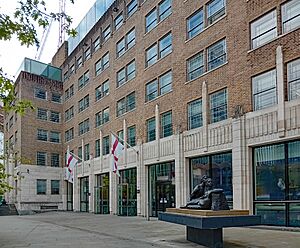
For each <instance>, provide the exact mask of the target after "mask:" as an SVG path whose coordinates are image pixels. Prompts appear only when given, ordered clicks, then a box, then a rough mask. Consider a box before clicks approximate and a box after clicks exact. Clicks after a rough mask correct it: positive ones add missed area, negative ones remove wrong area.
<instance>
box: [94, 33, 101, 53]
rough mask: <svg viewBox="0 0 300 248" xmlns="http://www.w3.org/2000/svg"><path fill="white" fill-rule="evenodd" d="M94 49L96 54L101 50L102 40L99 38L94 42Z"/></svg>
mask: <svg viewBox="0 0 300 248" xmlns="http://www.w3.org/2000/svg"><path fill="white" fill-rule="evenodd" d="M93 48H94V52H96V51H97V50H99V48H100V38H99V37H98V38H97V39H96V40H95V41H94V43H93Z"/></svg>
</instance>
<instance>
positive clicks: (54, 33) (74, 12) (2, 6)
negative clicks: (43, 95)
mask: <svg viewBox="0 0 300 248" xmlns="http://www.w3.org/2000/svg"><path fill="white" fill-rule="evenodd" d="M18 1H20V0H0V13H5V14H7V15H13V12H14V11H15V8H16V7H17V6H18ZM45 2H46V6H47V8H48V10H49V11H53V12H58V10H59V0H45ZM95 2H96V0H75V3H74V4H71V3H70V0H66V13H67V14H68V15H70V16H71V17H72V18H73V23H72V28H75V27H77V25H78V24H79V23H80V21H81V20H82V18H83V17H84V16H85V14H86V13H87V12H88V10H89V9H90V8H91V7H92V6H93V4H94V3H95ZM78 10H80V11H78ZM42 34H43V30H40V31H39V39H41V38H42ZM58 37H59V26H58V23H55V24H53V25H52V26H51V29H50V32H49V35H48V38H47V41H46V42H45V47H44V49H43V53H42V54H41V58H40V61H42V62H44V63H49V62H51V59H52V57H53V55H54V54H55V52H56V51H57V48H58ZM67 38H68V37H67V35H66V39H67ZM36 54H37V48H36V47H35V46H33V47H30V48H27V47H26V46H21V45H20V43H19V42H18V40H17V39H16V38H15V37H14V38H13V39H12V40H10V41H0V68H1V67H2V69H3V71H4V72H5V73H7V76H8V77H9V78H11V79H14V78H13V77H14V76H15V74H16V72H17V71H18V69H19V67H20V65H21V63H22V61H23V59H24V58H25V57H28V58H31V59H34V58H35V56H36Z"/></svg>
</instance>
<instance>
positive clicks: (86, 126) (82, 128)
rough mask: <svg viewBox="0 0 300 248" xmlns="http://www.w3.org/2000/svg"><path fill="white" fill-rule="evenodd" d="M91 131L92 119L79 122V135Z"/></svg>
mask: <svg viewBox="0 0 300 248" xmlns="http://www.w3.org/2000/svg"><path fill="white" fill-rule="evenodd" d="M88 131H90V119H86V120H84V121H82V122H80V123H79V125H78V135H79V136H80V135H82V134H84V133H86V132H88Z"/></svg>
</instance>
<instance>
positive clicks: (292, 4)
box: [281, 0, 300, 33]
mask: <svg viewBox="0 0 300 248" xmlns="http://www.w3.org/2000/svg"><path fill="white" fill-rule="evenodd" d="M281 10H282V11H281V12H282V26H283V33H286V32H289V31H291V30H293V29H295V28H297V27H299V26H300V2H299V0H292V1H289V2H287V3H286V4H284V5H282V8H281Z"/></svg>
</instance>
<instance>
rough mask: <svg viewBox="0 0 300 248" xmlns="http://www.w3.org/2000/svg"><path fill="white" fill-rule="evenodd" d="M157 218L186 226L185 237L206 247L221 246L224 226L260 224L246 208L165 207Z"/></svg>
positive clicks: (220, 247) (256, 217)
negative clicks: (165, 210)
mask: <svg viewBox="0 0 300 248" xmlns="http://www.w3.org/2000/svg"><path fill="white" fill-rule="evenodd" d="M158 219H159V220H162V221H166V222H171V223H175V224H180V225H185V226H186V239H187V240H189V241H191V242H194V243H197V244H200V245H204V246H207V247H212V248H222V247H223V228H224V227H244V226H255V225H260V223H261V218H260V216H256V215H249V211H248V210H222V211H211V210H191V209H174V208H173V209H171V208H170V209H167V212H164V213H159V214H158Z"/></svg>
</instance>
